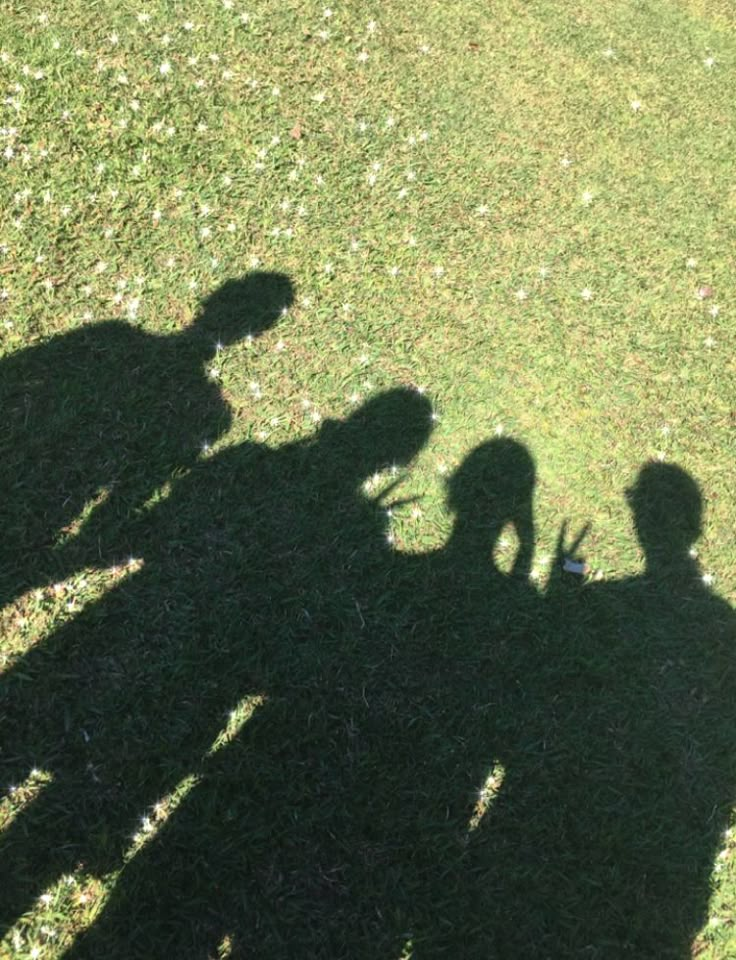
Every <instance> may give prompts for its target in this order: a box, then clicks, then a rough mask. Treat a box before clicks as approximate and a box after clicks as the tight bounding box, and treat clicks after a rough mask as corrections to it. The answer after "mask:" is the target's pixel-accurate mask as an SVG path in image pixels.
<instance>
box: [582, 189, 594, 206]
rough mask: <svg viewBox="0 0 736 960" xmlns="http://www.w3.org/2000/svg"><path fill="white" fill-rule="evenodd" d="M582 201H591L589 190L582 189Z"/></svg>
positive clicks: (591, 194) (591, 195) (591, 196)
mask: <svg viewBox="0 0 736 960" xmlns="http://www.w3.org/2000/svg"><path fill="white" fill-rule="evenodd" d="M582 201H583V203H584V204H586V205H588V204H590V203H592V202H593V193H592V192H591V191H590V190H583V196H582Z"/></svg>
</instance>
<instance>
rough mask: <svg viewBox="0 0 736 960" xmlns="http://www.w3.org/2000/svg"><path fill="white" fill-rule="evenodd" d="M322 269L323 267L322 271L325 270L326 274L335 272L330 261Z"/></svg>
mask: <svg viewBox="0 0 736 960" xmlns="http://www.w3.org/2000/svg"><path fill="white" fill-rule="evenodd" d="M322 269H323V270H324V272H325V273H326V274H328V275H329V274H332V273H334V272H335V268H334V267H333V265H332V264H331V263H326V264H325V265H324V267H323V268H322Z"/></svg>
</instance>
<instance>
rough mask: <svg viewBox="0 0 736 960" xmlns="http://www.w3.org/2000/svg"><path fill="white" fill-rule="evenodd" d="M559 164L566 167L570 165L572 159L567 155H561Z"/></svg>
mask: <svg viewBox="0 0 736 960" xmlns="http://www.w3.org/2000/svg"><path fill="white" fill-rule="evenodd" d="M560 166H561V167H564V168H565V169H567V168H568V167H570V166H572V160H571V159H570V158H569V157H562V159H561V160H560Z"/></svg>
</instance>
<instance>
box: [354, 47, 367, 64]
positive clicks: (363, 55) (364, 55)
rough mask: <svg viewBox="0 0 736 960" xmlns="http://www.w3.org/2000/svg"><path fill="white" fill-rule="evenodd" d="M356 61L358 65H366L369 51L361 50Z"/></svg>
mask: <svg viewBox="0 0 736 960" xmlns="http://www.w3.org/2000/svg"><path fill="white" fill-rule="evenodd" d="M356 59H357V61H358V63H365V62H366V61H367V60H368V51H367V50H361V51H360V53H359V54H358V56H357V57H356Z"/></svg>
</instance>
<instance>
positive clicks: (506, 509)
mask: <svg viewBox="0 0 736 960" xmlns="http://www.w3.org/2000/svg"><path fill="white" fill-rule="evenodd" d="M535 482H536V468H535V465H534V460H533V458H532V456H531V454H530V453H529V451H528V450H527V448H526V447H525V446H524V445H523V444H521V443H518V442H517V441H516V440H511V439H508V438H503V439H498V440H489V441H487V442H486V443H482V444H481V445H480V446H479V447H476V448H475V450H473V451H472V453H470V454H468V456H467V457H466V458H465V460H464V461H463V463H462V464H461V465H460V466H459V467H458V469H457V470H456V471H455V473H454V474H453V475H452V477H451V478H450V480H449V482H448V496H447V503H448V506H449V507H450V509H451V510H452V511H453V512H454V513H455V515H456V517H457V518H458V520H459V521H460V522H462V521H463V520H465V519H468V520H472V523H473V525H474V526H476V527H477V528H479V529H480V528H482V529H483V530H484V532H485V534H486V535H487V534H488V531H489V530H495V531H497V532H500V531H501V529H502V528H503V527H504V526H505V525H506V524H507V523H512V524H514V526H515V527H516V532H517V534H518V536H519V539H520V540H524V539H525V538H526V537H528V536H529V535H531V534H532V529H531V528H532V501H533V495H534V484H535Z"/></svg>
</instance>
